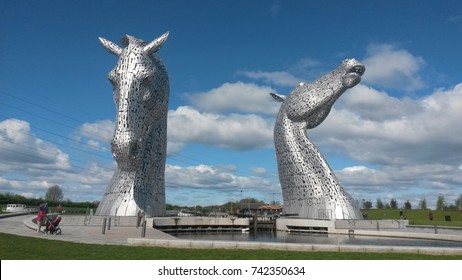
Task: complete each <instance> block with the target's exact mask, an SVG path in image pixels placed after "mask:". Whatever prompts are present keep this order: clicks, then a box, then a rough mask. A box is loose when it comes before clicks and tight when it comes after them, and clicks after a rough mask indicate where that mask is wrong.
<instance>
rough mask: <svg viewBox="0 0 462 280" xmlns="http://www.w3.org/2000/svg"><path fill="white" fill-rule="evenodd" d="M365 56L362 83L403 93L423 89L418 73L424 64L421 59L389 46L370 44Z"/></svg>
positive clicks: (422, 82)
mask: <svg viewBox="0 0 462 280" xmlns="http://www.w3.org/2000/svg"><path fill="white" fill-rule="evenodd" d="M367 54H368V56H367V57H366V58H365V59H364V60H363V63H364V65H365V66H366V73H365V74H364V76H363V80H364V82H366V83H368V84H371V85H376V86H381V87H385V88H388V89H397V90H404V91H413V90H418V89H422V88H423V87H424V85H425V84H424V81H423V79H422V77H421V76H420V73H419V72H420V70H422V67H423V66H424V64H425V62H424V60H423V58H421V57H416V56H414V55H412V54H411V53H410V52H408V51H407V50H404V49H398V48H397V47H396V46H393V45H390V44H381V45H379V44H372V45H370V46H369V47H368V50H367Z"/></svg>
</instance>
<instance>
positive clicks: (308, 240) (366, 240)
mask: <svg viewBox="0 0 462 280" xmlns="http://www.w3.org/2000/svg"><path fill="white" fill-rule="evenodd" d="M169 234H171V235H173V236H175V237H178V238H180V239H191V240H209V241H210V240H213V241H239V242H249V241H256V242H286V243H300V244H332V245H374V246H411V247H454V248H457V247H462V242H452V241H440V240H424V239H409V238H387V237H376V236H348V235H337V234H312V233H288V232H280V231H277V232H272V231H259V232H256V233H255V232H252V231H250V232H179V233H169Z"/></svg>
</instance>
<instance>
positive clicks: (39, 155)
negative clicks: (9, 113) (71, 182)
mask: <svg viewBox="0 0 462 280" xmlns="http://www.w3.org/2000/svg"><path fill="white" fill-rule="evenodd" d="M0 158H1V159H2V161H1V162H0V170H3V171H6V170H15V169H20V170H23V169H25V168H57V169H63V170H64V169H69V168H70V162H69V156H68V155H67V154H65V153H63V152H62V151H61V150H60V149H58V148H57V147H56V146H55V145H53V144H51V143H48V142H45V141H43V140H42V139H39V138H37V137H35V136H34V135H33V134H32V133H31V131H30V126H29V123H27V122H25V121H21V120H17V119H7V120H4V121H2V122H0Z"/></svg>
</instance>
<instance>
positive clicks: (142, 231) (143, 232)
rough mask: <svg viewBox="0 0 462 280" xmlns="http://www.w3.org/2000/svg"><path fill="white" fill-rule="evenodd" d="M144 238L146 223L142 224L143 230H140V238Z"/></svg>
mask: <svg viewBox="0 0 462 280" xmlns="http://www.w3.org/2000/svg"><path fill="white" fill-rule="evenodd" d="M145 236H146V221H144V222H143V228H142V229H141V237H143V238H144V237H145Z"/></svg>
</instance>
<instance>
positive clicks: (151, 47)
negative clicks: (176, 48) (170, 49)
mask: <svg viewBox="0 0 462 280" xmlns="http://www.w3.org/2000/svg"><path fill="white" fill-rule="evenodd" d="M168 34H169V32H168V31H167V32H165V33H164V34H163V35H162V36H160V37H159V38H157V39H155V40H154V41H152V42H151V43H149V44H147V45H146V46H144V48H143V50H144V52H145V53H146V54H151V53H155V52H157V51H158V50H159V49H160V48H161V47H162V46H163V45H164V43H165V41H167V37H168Z"/></svg>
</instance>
